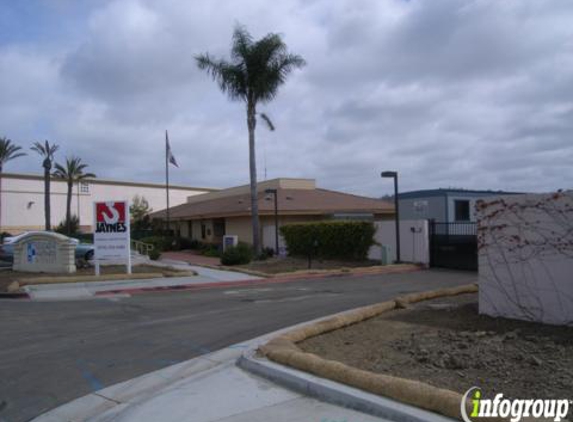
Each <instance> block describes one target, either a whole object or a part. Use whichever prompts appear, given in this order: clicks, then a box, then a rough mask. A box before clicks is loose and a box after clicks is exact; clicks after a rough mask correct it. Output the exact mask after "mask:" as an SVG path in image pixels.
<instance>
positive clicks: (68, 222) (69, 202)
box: [66, 180, 74, 236]
mask: <svg viewBox="0 0 573 422" xmlns="http://www.w3.org/2000/svg"><path fill="white" fill-rule="evenodd" d="M73 187H74V182H73V180H68V197H67V198H66V200H67V201H66V232H67V233H68V236H69V235H71V234H72V188H73Z"/></svg>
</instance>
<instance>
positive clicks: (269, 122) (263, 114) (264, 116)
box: [260, 113, 275, 132]
mask: <svg viewBox="0 0 573 422" xmlns="http://www.w3.org/2000/svg"><path fill="white" fill-rule="evenodd" d="M260 116H261V119H263V122H265V123H266V124H267V127H268V128H269V130H270V131H271V132H273V131H274V130H275V125H274V124H273V122H272V121H271V119H270V118H269V116H267V115H266V114H265V113H261V114H260Z"/></svg>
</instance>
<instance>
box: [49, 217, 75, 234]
mask: <svg viewBox="0 0 573 422" xmlns="http://www.w3.org/2000/svg"><path fill="white" fill-rule="evenodd" d="M54 231H55V232H56V233H60V234H65V235H67V234H68V225H67V223H66V219H65V218H64V219H63V220H62V222H61V223H60V224H59V225H58V226H57V227H56V228H55V229H54ZM79 231H80V219H79V218H78V217H77V216H76V215H72V216H71V217H70V233H69V234H70V235H72V234H76V233H78V232H79Z"/></svg>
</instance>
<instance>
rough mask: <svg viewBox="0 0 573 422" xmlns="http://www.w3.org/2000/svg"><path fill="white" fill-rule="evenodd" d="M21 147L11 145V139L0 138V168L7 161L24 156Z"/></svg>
mask: <svg viewBox="0 0 573 422" xmlns="http://www.w3.org/2000/svg"><path fill="white" fill-rule="evenodd" d="M21 150H22V147H21V146H18V145H15V144H13V143H12V140H11V139H8V138H6V137H5V136H4V137H1V138H0V166H3V165H4V164H6V163H7V162H8V161H10V160H13V159H15V158H18V157H22V156H24V155H26V153H24V152H19V151H21Z"/></svg>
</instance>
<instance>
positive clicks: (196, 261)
mask: <svg viewBox="0 0 573 422" xmlns="http://www.w3.org/2000/svg"><path fill="white" fill-rule="evenodd" d="M161 258H162V259H167V260H176V261H183V262H186V263H188V264H190V265H208V266H212V267H217V266H219V265H221V259H220V258H215V257H212V256H204V255H201V254H199V253H198V252H197V251H186V252H163V253H162V254H161Z"/></svg>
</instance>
